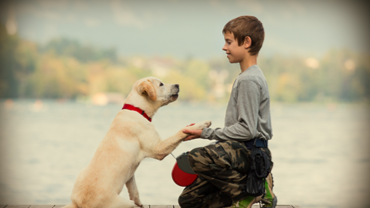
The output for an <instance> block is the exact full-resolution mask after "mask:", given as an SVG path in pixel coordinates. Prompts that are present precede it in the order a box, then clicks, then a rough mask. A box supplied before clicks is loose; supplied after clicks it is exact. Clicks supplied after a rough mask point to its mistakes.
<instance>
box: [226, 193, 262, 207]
mask: <svg viewBox="0 0 370 208" xmlns="http://www.w3.org/2000/svg"><path fill="white" fill-rule="evenodd" d="M261 199H262V195H261V196H257V197H253V196H247V197H245V198H244V199H242V200H240V201H238V202H236V203H234V204H233V205H232V206H231V207H230V208H236V207H239V208H251V207H252V205H253V204H254V203H257V202H259V201H261Z"/></svg>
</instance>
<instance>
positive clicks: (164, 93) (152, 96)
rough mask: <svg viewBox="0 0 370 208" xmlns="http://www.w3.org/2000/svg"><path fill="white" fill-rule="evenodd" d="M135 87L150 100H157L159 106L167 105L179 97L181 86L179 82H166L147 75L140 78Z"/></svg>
mask: <svg viewBox="0 0 370 208" xmlns="http://www.w3.org/2000/svg"><path fill="white" fill-rule="evenodd" d="M134 88H136V90H137V92H138V94H139V95H141V96H143V97H145V98H146V99H147V100H148V101H149V102H151V103H153V102H155V103H156V104H158V105H159V106H163V105H167V104H169V103H171V102H173V101H175V100H177V98H178V97H179V91H180V87H179V85H178V84H164V83H163V82H162V81H161V80H160V79H158V78H155V77H147V78H143V79H140V80H138V81H137V82H136V83H135V85H134Z"/></svg>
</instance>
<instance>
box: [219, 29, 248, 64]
mask: <svg viewBox="0 0 370 208" xmlns="http://www.w3.org/2000/svg"><path fill="white" fill-rule="evenodd" d="M224 38H225V45H224V47H222V50H224V51H226V54H227V58H228V59H229V62H230V63H239V62H241V61H243V59H244V57H245V54H246V53H248V51H247V50H245V47H244V45H243V44H242V45H241V46H239V45H238V41H237V40H236V39H235V37H234V34H233V33H231V32H226V33H225V34H224Z"/></svg>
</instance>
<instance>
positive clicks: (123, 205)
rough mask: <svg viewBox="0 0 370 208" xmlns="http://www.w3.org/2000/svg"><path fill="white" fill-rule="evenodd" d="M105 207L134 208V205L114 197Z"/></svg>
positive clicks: (129, 201) (131, 202)
mask: <svg viewBox="0 0 370 208" xmlns="http://www.w3.org/2000/svg"><path fill="white" fill-rule="evenodd" d="M105 206H106V207H109V208H134V207H135V203H134V202H133V201H131V200H128V199H124V198H122V197H120V196H118V195H115V196H113V197H112V198H111V200H109V202H107V203H106V205H105ZM105 206H104V207H105Z"/></svg>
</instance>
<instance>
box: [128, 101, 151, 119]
mask: <svg viewBox="0 0 370 208" xmlns="http://www.w3.org/2000/svg"><path fill="white" fill-rule="evenodd" d="M123 109H127V110H132V111H136V112H138V113H140V114H141V115H143V116H144V117H145V118H146V119H148V121H149V122H152V119H151V118H150V117H149V116H148V115H147V114H146V113H145V112H144V111H143V110H141V109H140V108H137V107H135V106H133V105H130V104H124V105H123V107H122V110H123Z"/></svg>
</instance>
